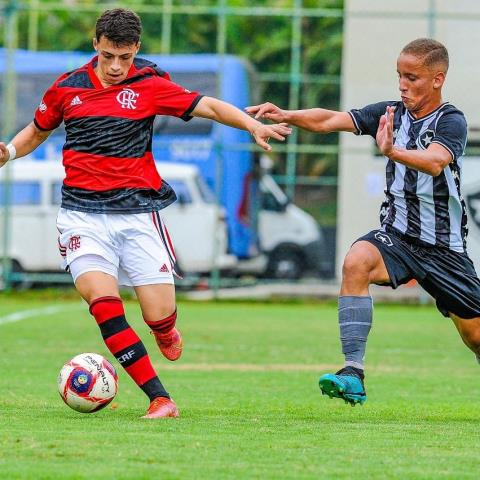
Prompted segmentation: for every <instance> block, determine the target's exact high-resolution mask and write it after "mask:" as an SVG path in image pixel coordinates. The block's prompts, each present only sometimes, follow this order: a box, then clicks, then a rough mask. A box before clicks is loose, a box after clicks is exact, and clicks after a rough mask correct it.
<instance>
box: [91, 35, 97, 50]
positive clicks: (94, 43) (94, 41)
mask: <svg viewBox="0 0 480 480" xmlns="http://www.w3.org/2000/svg"><path fill="white" fill-rule="evenodd" d="M92 43H93V48H94V49H95V50H97V46H98V42H97V39H96V37H93V40H92Z"/></svg>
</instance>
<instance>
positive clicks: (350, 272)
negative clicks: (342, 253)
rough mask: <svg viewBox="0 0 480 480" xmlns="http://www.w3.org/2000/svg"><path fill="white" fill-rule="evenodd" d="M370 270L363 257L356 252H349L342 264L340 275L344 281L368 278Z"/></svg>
mask: <svg viewBox="0 0 480 480" xmlns="http://www.w3.org/2000/svg"><path fill="white" fill-rule="evenodd" d="M370 270H371V268H370V266H369V264H368V260H367V259H366V258H365V257H363V256H362V255H359V254H358V252H349V253H348V254H347V256H346V257H345V260H344V262H343V268H342V275H343V278H344V279H350V278H359V277H368V274H369V272H370Z"/></svg>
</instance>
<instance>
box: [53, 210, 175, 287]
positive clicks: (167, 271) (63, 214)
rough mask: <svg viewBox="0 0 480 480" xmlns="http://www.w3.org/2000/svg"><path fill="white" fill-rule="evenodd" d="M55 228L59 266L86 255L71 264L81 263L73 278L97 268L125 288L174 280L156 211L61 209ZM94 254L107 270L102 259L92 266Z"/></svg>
mask: <svg viewBox="0 0 480 480" xmlns="http://www.w3.org/2000/svg"><path fill="white" fill-rule="evenodd" d="M57 229H58V231H59V233H60V236H59V237H58V247H59V250H60V254H61V255H62V257H63V258H64V260H63V265H62V266H63V268H64V269H65V270H68V268H69V266H70V264H71V263H72V262H73V261H74V260H75V259H77V258H80V257H83V256H84V255H88V257H85V259H89V261H86V262H80V261H79V262H76V263H77V264H78V265H81V264H82V265H85V267H84V268H83V271H81V270H79V269H78V268H76V269H75V274H74V278H73V280H74V281H76V279H77V278H78V276H80V275H81V274H82V273H86V272H87V271H101V272H104V273H108V274H109V275H112V274H113V275H114V276H115V277H116V278H117V280H118V283H119V284H120V285H126V286H135V287H136V286H140V285H151V284H157V283H170V284H172V283H174V282H173V274H175V261H176V259H175V251H174V249H173V244H172V242H171V239H170V236H169V234H168V231H167V228H166V226H165V224H164V222H163V220H162V219H161V217H160V215H159V214H158V212H152V213H133V214H105V213H85V212H76V211H73V210H66V209H64V208H61V209H60V211H59V212H58V216H57ZM94 256H99V257H102V258H103V259H105V260H107V262H109V264H110V265H108V268H106V266H107V264H106V263H105V262H104V261H100V262H99V264H98V265H96V266H94V265H92V261H91V260H92V258H95V257H94ZM97 258H98V257H97ZM112 266H113V268H112ZM73 273H74V272H72V274H73Z"/></svg>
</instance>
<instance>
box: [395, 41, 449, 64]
mask: <svg viewBox="0 0 480 480" xmlns="http://www.w3.org/2000/svg"><path fill="white" fill-rule="evenodd" d="M401 53H408V54H411V55H415V56H416V57H420V58H423V61H424V65H425V66H427V67H431V66H432V65H442V66H443V68H444V69H445V73H447V70H448V64H449V61H448V50H447V49H446V47H445V45H443V44H442V43H440V42H437V40H433V38H417V39H416V40H413V42H410V43H408V44H407V45H405V46H404V47H403V49H402V52H401Z"/></svg>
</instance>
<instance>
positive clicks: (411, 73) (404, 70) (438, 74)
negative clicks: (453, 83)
mask: <svg viewBox="0 0 480 480" xmlns="http://www.w3.org/2000/svg"><path fill="white" fill-rule="evenodd" d="M397 73H398V84H399V85H398V88H399V90H400V95H401V98H402V102H403V104H404V105H405V107H406V108H407V109H408V110H409V111H410V112H412V113H414V114H415V113H421V114H423V113H429V109H430V108H431V107H432V105H433V104H434V103H436V102H438V101H439V99H440V98H441V89H442V86H443V83H444V81H445V72H443V71H441V67H439V65H432V66H430V67H427V66H426V65H425V64H424V59H423V58H422V57H417V56H415V55H412V54H409V53H401V54H400V56H399V57H398V60H397ZM434 108H436V106H434V107H433V109H434Z"/></svg>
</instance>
